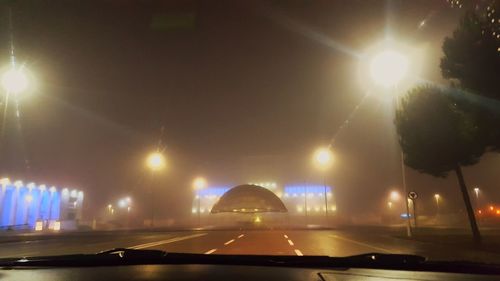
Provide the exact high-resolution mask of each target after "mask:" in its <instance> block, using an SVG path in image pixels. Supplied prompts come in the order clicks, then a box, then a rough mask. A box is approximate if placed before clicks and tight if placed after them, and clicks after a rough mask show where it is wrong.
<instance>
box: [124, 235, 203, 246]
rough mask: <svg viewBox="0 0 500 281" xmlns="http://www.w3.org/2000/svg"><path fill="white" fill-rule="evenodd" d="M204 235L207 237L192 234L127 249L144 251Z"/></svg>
mask: <svg viewBox="0 0 500 281" xmlns="http://www.w3.org/2000/svg"><path fill="white" fill-rule="evenodd" d="M204 235H207V233H200V234H193V235H187V236H180V237H174V238H171V239H167V240H160V241H154V242H150V243H145V244H140V245H135V246H131V247H129V249H134V250H139V249H144V248H151V247H156V246H160V245H163V244H169V243H174V242H178V241H182V240H187V239H193V238H196V237H200V236H204Z"/></svg>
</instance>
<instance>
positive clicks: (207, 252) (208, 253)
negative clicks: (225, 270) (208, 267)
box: [205, 249, 217, 255]
mask: <svg viewBox="0 0 500 281" xmlns="http://www.w3.org/2000/svg"><path fill="white" fill-rule="evenodd" d="M215 251H217V249H212V250H210V251H206V252H205V254H206V255H210V254H211V253H213V252H215Z"/></svg>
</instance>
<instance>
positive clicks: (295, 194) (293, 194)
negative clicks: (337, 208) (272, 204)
mask: <svg viewBox="0 0 500 281" xmlns="http://www.w3.org/2000/svg"><path fill="white" fill-rule="evenodd" d="M326 195H327V196H332V193H331V192H327V193H326ZM297 196H298V195H297V193H292V197H297ZM300 196H302V197H305V196H306V194H305V193H302V194H301V195H300ZM307 196H308V197H313V196H314V193H308V194H307ZM318 196H320V197H324V196H325V194H324V193H318ZM285 197H290V194H289V193H285Z"/></svg>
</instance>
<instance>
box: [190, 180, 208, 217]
mask: <svg viewBox="0 0 500 281" xmlns="http://www.w3.org/2000/svg"><path fill="white" fill-rule="evenodd" d="M206 186H207V180H205V179H204V178H202V177H197V178H195V179H194V181H193V188H194V189H195V190H196V199H198V212H197V213H198V226H201V214H200V210H201V209H200V200H201V196H200V194H199V192H198V191H199V190H201V189H203V188H205V187H206Z"/></svg>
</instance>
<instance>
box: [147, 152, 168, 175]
mask: <svg viewBox="0 0 500 281" xmlns="http://www.w3.org/2000/svg"><path fill="white" fill-rule="evenodd" d="M146 164H147V166H148V167H149V168H150V169H151V170H152V171H158V170H161V169H162V168H163V167H165V157H164V156H163V154H161V153H160V152H153V153H151V154H149V155H148V158H147V159H146Z"/></svg>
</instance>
